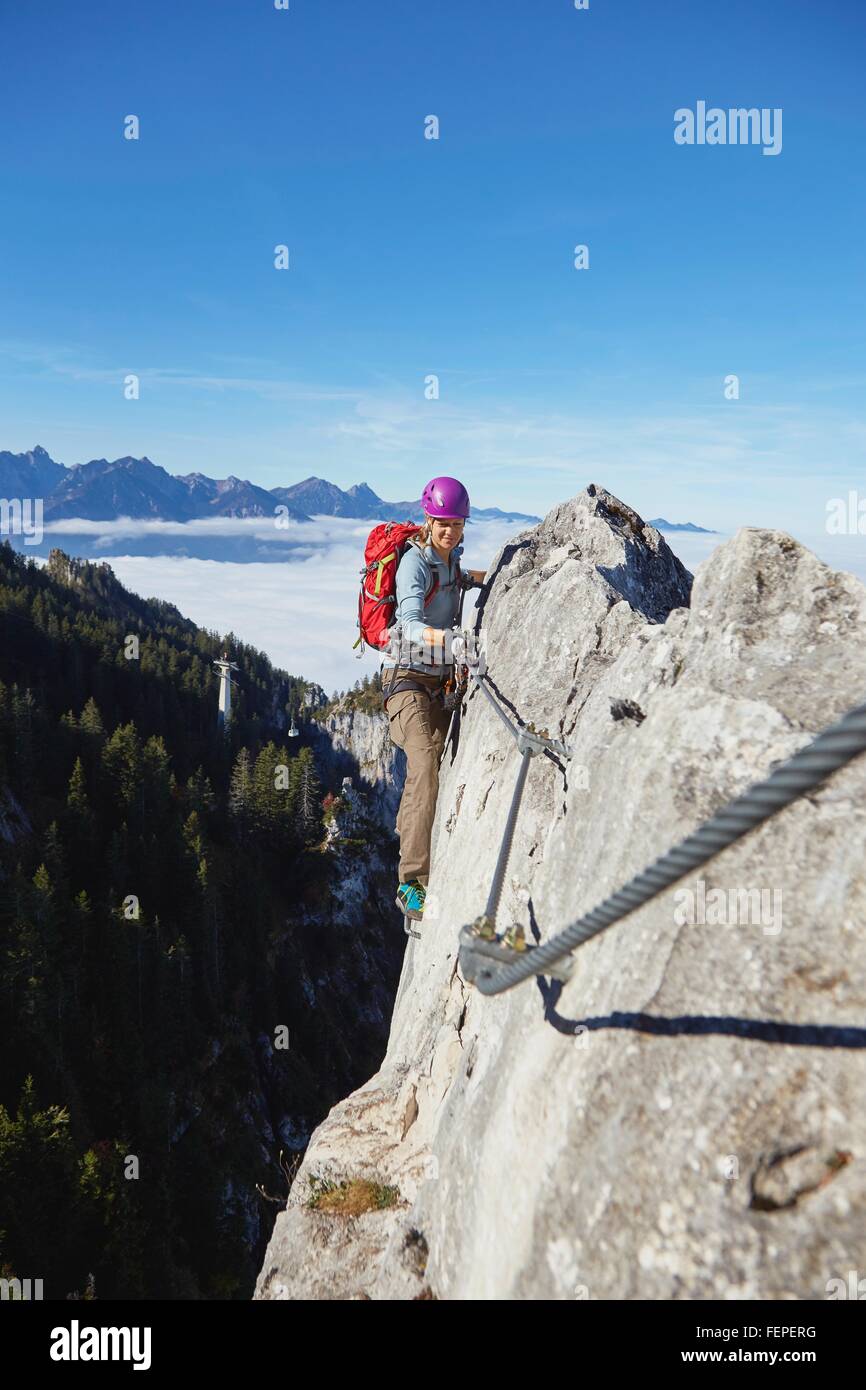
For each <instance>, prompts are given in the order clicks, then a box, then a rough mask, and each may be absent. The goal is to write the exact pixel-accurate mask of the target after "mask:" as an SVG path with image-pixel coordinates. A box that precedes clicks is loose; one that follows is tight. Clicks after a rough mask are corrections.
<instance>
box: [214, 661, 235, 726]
mask: <svg viewBox="0 0 866 1390" xmlns="http://www.w3.org/2000/svg"><path fill="white" fill-rule="evenodd" d="M214 666H215V667H216V668H217V670H218V671H219V673H220V694H219V714H218V715H217V719H218V721H219V726H220V728H221V729H222V730H223V731H224V732H226V731H227V730H228V726H229V721H230V719H231V717H232V686H233V685H237V681H236V680H234V678H233V677H232V674H231V673H232V671H239V670H240V669H241V668H240V666H238V664H237V662H236V661H229V654H228V652H223V654H222V657H221V659H220V660H219V661H215V662H214Z"/></svg>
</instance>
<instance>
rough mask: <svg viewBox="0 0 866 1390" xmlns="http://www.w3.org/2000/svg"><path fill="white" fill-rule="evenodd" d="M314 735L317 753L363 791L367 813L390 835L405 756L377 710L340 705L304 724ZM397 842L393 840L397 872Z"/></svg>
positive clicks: (339, 773) (395, 812)
mask: <svg viewBox="0 0 866 1390" xmlns="http://www.w3.org/2000/svg"><path fill="white" fill-rule="evenodd" d="M307 727H308V728H309V729H310V730H312V731H314V733H315V734H316V735H317V738H316V744H315V747H316V755H317V757H320V758H321V759H322V760H323V762H324V764H325V765H326V766H329V767H331V768H332V769H333V771H334V773H335V774H336V775H337V776H339V777H345V776H349V777H351V779H352V782H353V784H354V785H355V786H356V788H357V790H358V791H360V792H363V793H364V796H365V800H366V803H367V806H368V808H369V813H370V815H371V816H373V817H374V818H375V819H376V820H377V821H378V822H379V823H380V824H381V826H382V827H383V829H385V830H386V831H388V832H389V833H390V834H391V835H392V836H393V834H394V824H395V821H396V818H397V808H398V807H399V805H400V797H401V796H402V794H403V783H404V781H405V777H406V763H405V757H404V755H403V753H402V752H400V750H399V749H397V748H395V747H394V745H393V744H392V742H391V740H390V738H389V737H388V721H387V719H386V718H385V715H384V714H383V713H381V712H380V711H377V712H376V713H374V714H368V713H366V712H365V711H363V710H359V709H349V710H341V709H340V708H339V707H338V708H337V709H335V710H334V711H333V712H332V713H331V714H328V715H325V716H324V717H323V718H321V719H320V720H319V721H312V720H311V721H310V723H309V725H308V726H307ZM396 857H397V841H396V839H395V840H394V859H395V873H396Z"/></svg>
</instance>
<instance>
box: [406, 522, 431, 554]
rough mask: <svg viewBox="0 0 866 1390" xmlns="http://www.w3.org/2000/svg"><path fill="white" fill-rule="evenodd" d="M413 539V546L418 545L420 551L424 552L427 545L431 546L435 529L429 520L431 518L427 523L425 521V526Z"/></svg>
mask: <svg viewBox="0 0 866 1390" xmlns="http://www.w3.org/2000/svg"><path fill="white" fill-rule="evenodd" d="M411 539H412V544H413V545H417V546H418V547H419V549H422V550H423V548H424V546H425V545H429V544H430V542H431V541H432V539H433V527H432V525H431V524H430V518H429V517H428V518H427V519H426V521H425V522H424V524H423V525H422V527H421V530H420V531H416V532H415V534H414V536H412V538H411Z"/></svg>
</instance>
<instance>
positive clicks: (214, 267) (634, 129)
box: [0, 0, 866, 534]
mask: <svg viewBox="0 0 866 1390" xmlns="http://www.w3.org/2000/svg"><path fill="white" fill-rule="evenodd" d="M0 37H2V42H3V50H4V55H5V61H4V81H3V84H2V88H0V125H2V130H3V170H4V172H3V191H4V215H3V217H2V219H0V300H2V319H0V419H2V422H3V423H2V430H0V436H2V437H0V448H7V449H13V450H16V451H17V450H23V449H26V448H31V447H32V446H33V445H34V444H35V443H37V442H38V443H40V444H42V445H43V446H44V447H46V448H47V449H48V450H49V452H50V453H51V454H52V455H53V456H54V457H55V458H58V459H60V460H61V461H62V462H65V463H73V462H81V461H84V460H86V459H88V458H93V457H102V456H107V457H109V458H112V457H116V456H118V455H121V454H128V453H131V454H136V455H141V454H146V455H147V456H148V457H150V458H151V459H153V460H154V461H155V462H157V463H160V464H162V465H163V466H165V467H166V468H167V469H169V471H170V472H186V471H190V470H193V469H200V470H202V471H204V472H207V473H210V474H212V475H215V476H224V475H225V474H227V473H229V472H232V473H236V474H239V475H241V476H244V477H250V478H252V479H253V480H254V481H256V482H259V483H262V484H264V485H265V486H274V485H277V484H285V483H289V482H293V481H297V480H299V479H300V478H303V477H306V476H308V475H309V474H310V473H316V474H319V475H320V476H324V477H328V478H330V479H331V480H332V481H334V482H336V483H339V484H340V485H342V486H347V485H349V484H350V483H353V482H358V481H361V480H365V481H367V482H368V483H369V484H370V485H371V486H372V487H373V488H375V490H376V491H377V492H379V493H380V494H381V495H383V496H384V497H386V498H389V499H396V498H402V497H411V496H416V497H417V496H418V495H419V494H420V491H421V488H422V487H423V484H424V483H425V482H426V481H427V479H428V478H429V477H431V476H433V475H434V474H436V473H443V472H444V473H453V474H456V475H458V476H460V477H461V478H463V479H464V481H465V482H466V483H467V486H468V487H469V489H470V494H471V496H472V499H473V501H474V502H475V503H476V504H478V505H481V506H490V505H494V506H496V505H498V506H501V507H503V508H509V507H510V508H519V509H522V510H526V511H530V512H535V513H539V514H543V513H544V512H545V511H546V510H548V509H549V508H550V507H551V506H553V505H554V504H555V503H556V502H557V501H559V500H561V499H562V498H563V497H566V496H569V495H571V494H573V493H574V492H576V491H577V490H578V489H579V488H581V487H583V486H585V484H586V483H587V482H590V481H595V482H598V483H601V484H603V485H604V486H606V487H608V488H610V489H611V490H612V491H614V492H615V493H617V494H618V495H619V496H621V497H623V498H624V499H625V500H626V501H628V502H629V503H630V504H631V505H633V506H635V507H637V509H638V510H639V511H641V512H643V513H644V514H645V515H649V516H655V515H659V514H661V515H666V516H669V517H671V518H672V519H674V520H676V519H686V518H690V519H692V520H695V521H698V522H700V523H702V524H704V525H707V526H715V527H718V528H720V529H725V530H731V529H733V528H734V527H736V526H737V525H740V524H752V525H778V526H781V527H783V528H785V529H790V530H792V531H793V532H794V533H795V534H809V533H810V532H817V531H819V530H821V529H822V528H823V524H824V515H825V506H826V502H827V500H828V499H829V498H831V497H833V496H838V495H843V494H844V493H845V491H846V490H847V489H848V488H856V487H858V486H859V487H860V488H861V490H862V488H863V486H864V467H863V462H864V444H866V426H864V423H863V413H862V402H863V400H864V398H866V390H864V387H866V357H864V339H866V328H864V307H866V306H864V299H866V295H864V271H863V251H862V229H863V226H864V223H866V161H864V157H863V152H864V147H866V102H864V96H863V92H864V82H863V71H864V58H866V6H864V5H863V4H862V3H860V0H822V3H821V4H820V5H817V4H813V3H811V0H727V3H725V4H724V5H703V4H698V3H691V4H674V3H665V4H658V3H656V4H652V3H648V0H625V2H624V3H623V0H617V3H614V0H591V3H590V8H589V10H588V11H580V12H579V11H576V10H574V8H573V5H572V3H571V0H557V2H556V3H554V0H502V2H501V3H495V2H494V0H472V3H467V2H466V0H461V2H458V0H439V3H437V4H435V5H416V4H410V3H407V0H369V3H367V4H363V5H361V4H358V3H356V0H329V3H327V4H323V3H322V2H321V0H291V6H290V9H289V10H288V11H287V12H284V11H276V10H275V9H274V8H273V4H272V0H243V3H241V0H237V3H228V0H208V3H204V0H184V3H183V4H181V5H178V4H177V3H168V0H150V3H148V4H147V5H124V4H118V3H117V2H116V0H110V3H109V2H105V3H103V2H102V0H88V3H87V4H86V5H84V6H71V5H60V4H48V5H38V6H35V5H28V6H23V5H20V6H17V7H13V6H12V5H11V4H7V5H5V6H4V7H3V13H2V19H0ZM698 100H705V101H707V102H708V104H710V105H718V106H720V107H723V108H728V107H730V106H747V107H751V106H756V107H759V108H762V107H769V108H777V107H780V108H782V111H783V148H782V152H781V153H780V154H779V155H778V156H775V157H768V156H765V155H763V154H762V151H761V149H760V148H759V147H755V146H726V147H714V148H711V147H708V146H703V147H700V146H692V147H684V146H678V145H676V144H675V143H674V140H673V129H674V111H675V110H676V109H677V108H679V107H684V106H689V107H692V108H694V107H695V105H696V103H697V101H698ZM130 113H134V114H136V115H138V116H139V118H140V121H141V136H140V139H139V140H138V141H127V140H124V139H123V120H124V117H125V116H127V115H128V114H130ZM430 114H435V115H436V116H438V118H439V120H440V123H441V128H440V138H439V140H438V141H430V140H425V139H424V138H423V131H424V118H425V117H426V116H428V115H430ZM578 242H580V243H586V244H587V245H588V246H589V248H590V268H589V270H587V271H576V270H574V268H573V266H572V248H573V247H574V245H575V244H576V243H578ZM277 243H286V244H288V246H289V248H290V257H291V268H290V269H289V270H288V271H285V272H281V271H277V270H275V269H274V268H273V251H274V247H275V245H276V244H277ZM129 372H135V373H137V374H139V376H140V379H141V398H140V399H139V400H137V401H126V400H124V399H123V394H122V380H123V377H124V376H125V374H126V373H129ZM429 373H436V374H438V375H439V378H440V392H441V394H440V399H439V400H436V401H430V400H425V398H424V378H425V377H426V376H427V374H429ZM729 373H736V374H737V375H738V376H739V377H740V383H741V384H740V399H739V400H737V401H728V400H725V398H724V394H723V381H724V378H725V376H726V375H728V374H729Z"/></svg>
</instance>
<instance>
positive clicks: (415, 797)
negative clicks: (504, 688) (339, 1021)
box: [382, 478, 484, 935]
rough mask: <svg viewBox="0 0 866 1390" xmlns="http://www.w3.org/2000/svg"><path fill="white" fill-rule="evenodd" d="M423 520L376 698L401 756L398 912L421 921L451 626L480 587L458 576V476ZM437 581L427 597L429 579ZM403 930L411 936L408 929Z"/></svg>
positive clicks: (445, 482) (476, 575)
mask: <svg viewBox="0 0 866 1390" xmlns="http://www.w3.org/2000/svg"><path fill="white" fill-rule="evenodd" d="M421 506H422V508H423V510H424V516H425V521H424V524H423V526H422V527H421V529H420V530H419V531H417V532H416V533H415V534H414V535H413V536H412V537H411V538H410V541H409V544H408V545H407V546H406V549H405V551H404V552H403V555H402V557H401V559H400V563H399V565H398V566H397V604H396V609H395V618H394V624H395V628H396V626H397V624H399V629H398V631H399V647H398V651H399V655H396V656H395V661H396V663H397V664H396V665H393V666H389V667H383V671H382V693H383V696H384V705H385V712H386V714H387V715H388V728H389V730H390V734H391V739H392V741H393V742H394V743H395V744H396V745H397V747H398V748H402V749H403V750H404V752H405V754H406V785H405V786H404V788H403V796H402V798H401V801H400V809H399V811H398V812H397V824H396V827H395V828H396V830H397V834H398V835H399V837H400V865H399V877H400V886H399V888H398V891H397V899H396V901H397V906H398V907H399V908H400V909H401V911H402V912H403V913H404V915H405V917H406V918H414V919H415V920H417V921H420V920H421V917H422V916H423V913H424V898H425V896H426V892H427V882H428V878H429V874H430V837H431V834H432V831H433V818H434V816H435V813H436V798H437V796H438V793H439V759H440V758H441V756H442V751H443V748H444V746H445V736H446V734H447V732H448V725H449V723H450V721H451V711H450V709H446V707H445V704H444V701H443V696H444V687H445V683H446V681H447V680H448V678H449V676H451V675H452V671H453V654H452V640H453V636H454V633H453V632H452V627H453V625H454V623H455V622H456V620H457V614H458V610H459V608H460V597H461V590H462V589H464V588H470V587H472V586H473V585H474V584H481V583H483V582H484V572H483V571H481V570H461V568H460V565H459V556H460V555H461V554H462V552H463V545H462V536H463V528H464V525H465V522H466V518H467V517H468V515H469V494H468V492H467V491H466V489H465V487H464V486H463V484H462V483H461V482H458V480H457V479H456V478H433V480H432V481H431V482H429V483H428V484H427V486H426V487H425V489H424V492H423V494H422V496H421ZM434 577H435V578H436V579H438V584H437V585H436V587H435V591H434V592H432V593H431V594H430V598H429V599H428V600H427V602H426V604H425V596H426V595H427V594H428V593H430V590H431V580H432V579H433V578H434ZM406 930H407V932H408V933H409V934H410V935H417V933H413V932H412V931H411V928H410V927H409V924H408V921H407V923H406Z"/></svg>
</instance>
